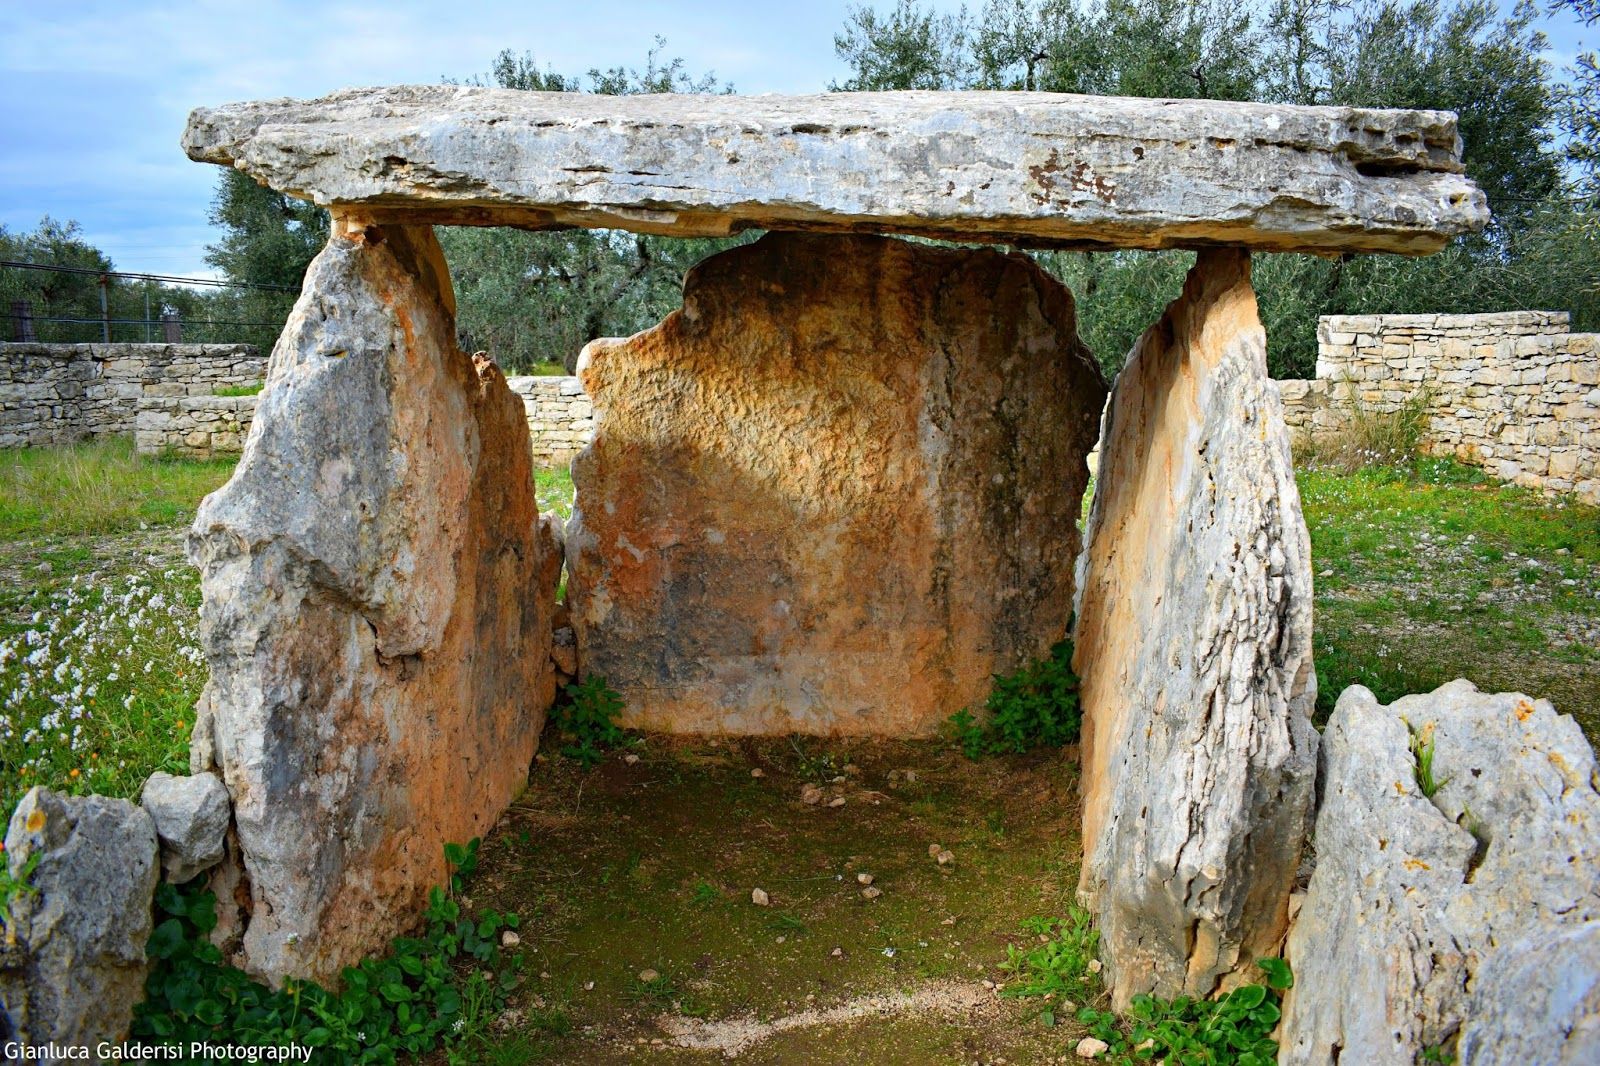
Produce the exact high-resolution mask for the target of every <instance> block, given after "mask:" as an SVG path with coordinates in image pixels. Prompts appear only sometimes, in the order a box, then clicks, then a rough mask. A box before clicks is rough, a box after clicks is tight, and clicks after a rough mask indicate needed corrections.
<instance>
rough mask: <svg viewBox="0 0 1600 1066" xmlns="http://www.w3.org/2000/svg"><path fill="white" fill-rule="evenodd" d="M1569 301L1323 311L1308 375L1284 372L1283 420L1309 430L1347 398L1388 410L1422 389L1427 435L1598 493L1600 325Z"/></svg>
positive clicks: (1469, 453) (1337, 421)
mask: <svg viewBox="0 0 1600 1066" xmlns="http://www.w3.org/2000/svg"><path fill="white" fill-rule="evenodd" d="M1568 321H1569V319H1568V315H1567V314H1566V312H1564V311H1513V312H1508V313H1504V314H1489V315H1328V316H1325V317H1324V318H1323V319H1322V321H1321V324H1320V325H1319V327H1318V333H1317V341H1318V357H1317V376H1316V379H1315V380H1297V381H1282V382H1279V391H1280V393H1281V395H1282V397H1283V407H1284V417H1285V419H1286V420H1287V421H1288V423H1289V425H1290V428H1291V429H1293V430H1295V431H1297V432H1299V433H1301V434H1302V435H1310V436H1312V437H1315V436H1316V435H1318V434H1322V433H1328V432H1332V431H1334V430H1335V429H1337V428H1338V427H1339V426H1340V425H1342V424H1343V423H1344V422H1345V420H1346V419H1347V418H1348V417H1349V412H1350V410H1351V405H1352V400H1354V401H1357V402H1359V403H1360V405H1361V406H1362V407H1363V408H1364V409H1366V410H1368V411H1392V410H1395V409H1397V408H1398V407H1400V406H1401V405H1402V404H1404V403H1406V402H1407V401H1409V400H1410V399H1411V398H1412V397H1414V396H1416V395H1417V394H1418V393H1419V392H1421V391H1422V390H1424V389H1426V390H1428V396H1429V400H1428V428H1427V432H1426V436H1425V437H1424V447H1425V448H1426V449H1427V450H1428V451H1429V452H1431V453H1433V454H1436V455H1453V456H1455V457H1456V458H1457V459H1460V460H1461V461H1462V462H1466V463H1472V464H1474V465H1476V466H1481V467H1483V468H1484V469H1485V470H1487V471H1489V472H1490V473H1491V474H1494V475H1495V476H1496V477H1499V478H1501V479H1503V480H1506V481H1511V482H1515V483H1516V484H1518V485H1524V486H1527V487H1529V488H1537V489H1543V490H1547V491H1551V492H1574V493H1577V494H1578V495H1579V496H1580V497H1582V498H1584V499H1586V500H1588V501H1590V502H1595V503H1600V334H1595V333H1571V332H1569V331H1568Z"/></svg>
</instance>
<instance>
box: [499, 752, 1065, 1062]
mask: <svg viewBox="0 0 1600 1066" xmlns="http://www.w3.org/2000/svg"><path fill="white" fill-rule="evenodd" d="M1069 755H1070V752H1069ZM633 756H636V757H637V758H636V759H633V760H632V761H628V760H629V759H630V758H631V757H633ZM541 760H542V761H541V763H540V764H539V765H538V766H536V767H535V773H534V778H533V783H532V785H531V787H530V788H529V790H528V791H527V793H526V794H525V795H524V796H523V797H522V798H521V799H520V800H519V801H518V803H517V804H516V805H515V806H514V807H513V808H512V810H511V811H510V812H508V814H507V816H506V817H505V818H504V819H503V820H502V822H501V824H500V827H499V828H498V829H496V831H495V833H494V835H493V836H492V837H491V838H490V839H489V840H488V841H486V842H485V844H484V847H483V853H482V864H481V866H480V868H479V874H478V876H477V878H476V879H475V882H474V885H473V891H472V901H471V902H472V904H473V905H474V906H476V907H493V908H496V909H501V910H516V911H518V912H519V913H520V914H521V915H522V918H523V923H522V927H521V931H520V936H521V943H520V944H519V945H518V950H521V951H522V952H524V958H525V966H526V974H527V979H526V981H525V983H524V984H523V985H522V987H521V988H519V989H518V991H517V992H516V993H515V994H514V996H513V1000H512V1004H511V1009H510V1010H509V1011H508V1013H507V1014H506V1015H504V1016H503V1017H502V1018H501V1019H500V1021H499V1022H498V1023H497V1025H496V1027H495V1029H496V1030H497V1031H496V1032H494V1033H493V1034H492V1035H491V1044H492V1046H491V1047H488V1048H485V1049H484V1058H485V1061H505V1062H513V1061H529V1060H530V1059H533V1058H535V1057H537V1058H542V1059H544V1060H545V1061H561V1062H584V1063H622V1062H640V1061H651V1062H653V1061H661V1062H716V1061H725V1060H726V1059H727V1058H736V1059H738V1060H740V1061H744V1062H749V1063H800V1062H824V1061H825V1062H830V1063H846V1062H862V1063H899V1062H906V1063H911V1062H930V1061H938V1062H980V1061H981V1062H986V1063H992V1062H1002V1061H1004V1062H1012V1063H1020V1062H1039V1061H1051V1060H1056V1059H1058V1058H1059V1057H1061V1056H1063V1055H1070V1049H1071V1047H1072V1045H1073V1043H1075V1042H1076V1038H1077V1036H1079V1035H1081V1034H1079V1033H1078V1032H1077V1031H1076V1029H1075V1028H1074V1027H1072V1026H1071V1025H1064V1026H1061V1027H1058V1028H1053V1029H1052V1028H1046V1027H1045V1026H1044V1025H1043V1023H1042V1022H1041V1021H1040V1019H1039V1015H1040V1010H1041V1008H1042V1007H1044V1006H1045V1004H1042V1003H1040V1002H1039V1001H1033V1000H1029V1001H1021V1000H1014V999H1009V998H1003V997H1001V996H999V995H997V994H996V992H995V991H994V990H993V987H992V986H993V985H997V984H1003V983H1004V982H1005V981H1006V980H1008V979H1009V978H1010V976H1011V975H1009V974H1007V973H1005V972H1003V971H1002V970H1001V969H1000V966H999V964H1000V963H1001V962H1003V961H1004V959H1005V957H1006V946H1007V944H1010V943H1018V944H1020V943H1022V942H1023V941H1024V940H1025V939H1026V938H1027V934H1025V933H1024V932H1023V931H1022V930H1021V928H1020V923H1021V922H1022V921H1023V920H1024V919H1025V918H1027V917H1029V916H1031V915H1060V914H1062V913H1064V912H1065V909H1066V907H1067V905H1068V904H1069V903H1070V902H1071V900H1072V898H1073V892H1074V888H1075V886H1076V881H1077V875H1078V862H1079V856H1080V847H1079V835H1078V819H1079V812H1078V801H1077V764H1076V762H1075V760H1073V759H1072V758H1069V757H1067V756H1064V755H1062V754H1059V753H1052V754H1040V755H1037V756H1029V757H1019V758H1015V759H995V760H987V761H983V762H970V761H968V760H966V759H965V758H963V757H962V756H960V755H959V754H957V753H955V752H952V751H950V750H948V749H947V747H946V746H945V745H941V744H937V743H931V742H927V743H887V742H870V743H869V742H856V743H843V742H833V743H830V742H824V741H817V740H801V741H786V740H762V741H759V742H739V741H720V742H719V741H712V740H700V739H694V740H684V739H672V738H664V737H656V736H652V737H648V738H645V739H643V740H641V741H640V742H639V743H638V744H636V745H635V746H633V747H631V748H629V749H627V752H626V755H624V754H623V753H612V754H610V755H608V757H607V759H606V761H605V762H604V763H602V764H601V765H600V766H597V767H596V768H594V769H593V770H589V771H585V770H583V769H581V768H580V767H578V766H577V765H576V764H575V763H573V762H571V761H569V760H567V759H565V758H562V757H559V756H548V757H546V756H541ZM813 783H814V784H820V785H821V790H822V795H821V797H820V798H817V797H816V796H815V794H814V793H813V795H812V796H811V797H809V798H813V799H816V802H814V803H807V802H805V801H804V799H803V798H802V794H803V790H804V788H805V786H806V785H807V784H813ZM841 801H842V802H841ZM934 845H938V848H937V849H936V848H934ZM941 849H942V850H945V851H948V852H949V853H950V854H951V856H953V860H952V861H948V862H946V863H944V864H941V863H940V862H939V861H938V859H937V858H936V857H935V855H933V854H931V853H930V852H932V851H936V850H941ZM863 875H865V876H863ZM868 878H870V883H865V882H866V881H867V879H868ZM758 888H759V889H761V890H762V891H763V892H765V893H766V894H767V896H768V897H769V900H770V902H769V904H768V905H767V906H758V905H757V904H755V903H754V902H752V891H753V890H755V889H758ZM869 889H876V890H877V893H876V894H875V893H873V892H871V891H868V890H869ZM869 897H870V898H869ZM985 982H989V984H988V985H986V984H985ZM1053 1006H1054V1007H1055V1009H1056V1011H1057V1016H1063V1015H1064V1016H1067V1017H1070V1010H1063V1009H1062V1005H1061V1004H1054V1005H1053Z"/></svg>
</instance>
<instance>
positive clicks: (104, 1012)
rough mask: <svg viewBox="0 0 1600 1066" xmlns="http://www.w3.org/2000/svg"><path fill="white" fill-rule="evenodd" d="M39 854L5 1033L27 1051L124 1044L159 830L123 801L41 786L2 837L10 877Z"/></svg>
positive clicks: (8, 943) (2, 995)
mask: <svg viewBox="0 0 1600 1066" xmlns="http://www.w3.org/2000/svg"><path fill="white" fill-rule="evenodd" d="M35 855H37V856H39V860H38V865H37V866H36V867H35V868H34V871H33V874H32V876H31V877H29V878H28V884H29V885H30V886H31V887H30V889H29V890H25V891H23V892H20V893H18V894H17V895H16V896H14V897H13V898H12V900H11V917H12V923H11V926H10V928H9V929H7V930H6V940H5V942H4V943H3V944H0V1007H3V1014H4V1017H0V1030H3V1031H4V1033H5V1036H6V1039H8V1040H10V1039H15V1040H20V1041H22V1042H24V1043H26V1044H30V1045H38V1044H45V1043H51V1042H54V1043H57V1044H79V1045H83V1044H87V1045H88V1046H89V1047H91V1048H93V1047H94V1046H95V1045H96V1044H98V1043H100V1042H101V1041H107V1040H109V1041H120V1040H122V1039H123V1038H124V1037H125V1036H127V1032H128V1025H129V1023H130V1022H131V1021H132V1020H133V1008H134V1006H135V1005H136V1004H138V1003H140V1002H143V1000H144V981H145V976H146V973H147V972H148V970H149V966H148V964H147V962H146V959H145V950H144V949H145V942H146V941H147V940H149V939H150V929H151V907H152V903H153V900H154V897H155V891H156V880H157V873H156V861H157V860H156V830H155V826H154V824H153V823H152V822H151V821H150V816H149V815H148V814H146V813H145V812H144V811H143V810H141V809H140V808H138V807H136V806H134V805H133V804H131V803H129V802H128V801H127V800H120V799H108V798H107V797H105V796H64V795H62V794H60V793H58V792H51V791H50V790H49V789H45V788H41V787H35V788H34V789H32V790H31V791H29V792H28V794H27V795H26V796H24V797H22V802H21V803H19V804H17V809H16V811H15V813H13V814H12V816H11V824H10V826H9V828H8V829H7V831H6V855H5V857H6V862H7V864H8V867H9V870H10V874H11V876H12V877H13V878H20V877H21V876H22V874H23V871H24V870H25V869H26V868H27V866H28V863H29V861H30V860H31V859H32V857H33V856H35ZM13 935H14V938H13Z"/></svg>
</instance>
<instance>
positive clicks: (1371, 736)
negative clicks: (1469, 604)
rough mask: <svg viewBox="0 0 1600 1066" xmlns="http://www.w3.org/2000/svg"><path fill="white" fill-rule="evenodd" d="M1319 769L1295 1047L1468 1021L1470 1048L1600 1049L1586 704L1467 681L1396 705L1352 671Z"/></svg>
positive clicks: (1412, 1034)
mask: <svg viewBox="0 0 1600 1066" xmlns="http://www.w3.org/2000/svg"><path fill="white" fill-rule="evenodd" d="M1413 731H1415V733H1416V735H1418V736H1420V737H1424V738H1425V737H1427V736H1428V735H1430V733H1431V737H1432V742H1433V751H1434V757H1433V774H1434V777H1435V780H1436V781H1437V782H1441V783H1442V787H1440V788H1439V789H1438V791H1437V792H1435V793H1434V795H1433V796H1432V797H1431V798H1430V797H1428V796H1426V795H1424V794H1423V792H1422V789H1421V788H1420V786H1419V784H1418V780H1417V760H1416V758H1415V757H1414V756H1413V754H1412V750H1411V743H1412V737H1413ZM1320 787H1321V790H1322V796H1321V805H1320V807H1319V809H1318V812H1317V822H1316V836H1315V845H1316V855H1317V867H1316V871H1315V873H1313V874H1312V877H1311V884H1310V887H1309V889H1308V890H1307V894H1306V899H1305V903H1304V906H1303V907H1302V908H1301V911H1300V917H1299V918H1298V920H1297V921H1296V922H1295V926H1294V929H1293V930H1292V931H1291V932H1290V934H1289V940H1288V945H1287V957H1288V958H1289V960H1290V962H1291V964H1292V965H1293V967H1294V971H1295V987H1294V989H1293V991H1292V992H1291V993H1290V995H1289V997H1288V999H1287V1001H1286V1003H1285V1008H1284V1029H1283V1053H1282V1056H1283V1057H1282V1059H1281V1061H1283V1062H1286V1063H1308V1064H1311V1063H1319V1064H1320V1063H1333V1062H1336V1061H1342V1062H1362V1063H1372V1064H1374V1066H1385V1064H1389V1063H1396V1064H1398V1063H1407V1064H1409V1063H1411V1062H1413V1061H1418V1057H1419V1056H1420V1055H1421V1054H1422V1053H1423V1052H1424V1051H1425V1050H1426V1049H1428V1048H1443V1049H1445V1050H1449V1049H1450V1047H1451V1045H1452V1044H1453V1043H1454V1041H1455V1039H1456V1036H1457V1033H1458V1032H1461V1033H1462V1041H1461V1051H1462V1055H1461V1058H1460V1059H1459V1060H1458V1061H1461V1062H1462V1063H1473V1062H1541V1063H1545V1062H1563V1061H1573V1062H1580V1061H1581V1062H1593V1061H1595V1058H1594V1056H1593V1054H1592V1053H1591V1052H1592V1051H1593V1050H1594V1049H1595V1048H1597V1047H1600V1043H1597V1040H1600V1030H1597V1025H1600V1020H1597V1018H1596V1016H1595V1015H1594V1014H1593V1013H1592V1010H1593V1007H1594V1005H1595V1003H1596V1001H1597V995H1600V993H1597V989H1596V982H1597V980H1600V978H1597V976H1596V975H1597V973H1600V969H1597V968H1596V966H1595V960H1596V957H1597V956H1596V949H1597V940H1596V934H1595V928H1596V927H1595V925H1594V923H1595V922H1596V921H1597V920H1600V768H1597V766H1596V762H1595V757H1594V752H1593V751H1592V750H1591V749H1590V747H1589V744H1588V743H1587V741H1585V740H1584V737H1583V733H1582V731H1581V730H1580V729H1579V728H1578V725H1577V723H1576V722H1574V721H1573V720H1572V719H1571V718H1568V717H1566V716H1564V715H1558V714H1556V712H1555V709H1554V708H1552V707H1551V706H1550V704H1549V703H1547V702H1545V701H1543V700H1537V701H1536V700H1531V699H1529V698H1528V697H1526V696H1523V695H1521V694H1519V693H1501V694H1497V695H1489V694H1486V693H1480V692H1478V690H1477V689H1475V688H1474V687H1473V686H1472V684H1471V683H1470V682H1467V681H1453V682H1451V683H1450V684H1448V685H1445V686H1443V687H1441V688H1439V689H1437V690H1435V691H1434V692H1432V693H1429V694H1426V695H1417V696H1406V697H1404V698H1402V699H1399V700H1396V701H1395V702H1394V703H1392V704H1390V705H1389V706H1387V707H1384V706H1381V705H1379V703H1378V702H1377V700H1376V699H1375V698H1374V697H1373V695H1372V693H1371V692H1369V691H1367V690H1366V689H1364V688H1362V687H1360V686H1354V687H1352V688H1349V689H1347V690H1345V692H1344V693H1343V694H1342V695H1341V696H1340V697H1339V702H1338V705H1337V707H1336V708H1335V709H1334V712H1333V717H1332V718H1331V720H1330V721H1329V722H1328V728H1327V730H1326V731H1325V733H1324V735H1323V740H1322V773H1321V786H1320ZM1563 945H1565V946H1564V947H1563ZM1585 1004H1587V1006H1585ZM1469 1019H1470V1023H1469ZM1464 1023H1468V1028H1467V1029H1466V1030H1462V1028H1461V1027H1462V1026H1463V1024H1464ZM1469 1034H1470V1035H1469ZM1526 1047H1532V1048H1536V1050H1535V1051H1534V1052H1533V1053H1531V1054H1530V1055H1528V1056H1526V1057H1523V1056H1520V1055H1518V1054H1516V1053H1515V1049H1517V1048H1526ZM1583 1049H1588V1050H1587V1051H1584V1050H1583ZM1580 1051H1582V1052H1583V1053H1581V1054H1580ZM1341 1056H1342V1057H1341Z"/></svg>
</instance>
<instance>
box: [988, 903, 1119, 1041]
mask: <svg viewBox="0 0 1600 1066" xmlns="http://www.w3.org/2000/svg"><path fill="white" fill-rule="evenodd" d="M1022 928H1023V929H1024V930H1026V931H1027V932H1028V933H1030V934H1031V935H1032V936H1033V938H1034V943H1033V944H1031V945H1029V946H1028V947H1027V948H1026V949H1023V948H1018V947H1017V946H1016V945H1014V944H1011V945H1007V946H1006V961H1005V962H1003V963H1001V964H1000V968H1001V969H1002V970H1005V971H1007V972H1009V973H1012V974H1015V975H1016V980H1015V981H1013V982H1011V983H1010V984H1008V985H1006V987H1005V991H1004V993H1003V994H1004V995H1006V996H1014V997H1018V998H1029V997H1033V996H1048V997H1051V998H1052V999H1053V1000H1054V1001H1055V1003H1053V1004H1052V1007H1050V1008H1046V1009H1045V1010H1044V1011H1043V1012H1042V1013H1041V1015H1040V1018H1041V1020H1043V1022H1044V1023H1045V1024H1046V1025H1054V1024H1055V1023H1056V1016H1055V1012H1054V1009H1053V1008H1054V1006H1056V1005H1063V1004H1070V1003H1071V1002H1072V1001H1082V1000H1083V999H1084V998H1085V997H1086V996H1088V995H1090V994H1091V993H1093V992H1094V991H1095V990H1096V989H1097V987H1098V982H1097V981H1096V979H1095V976H1094V971H1093V969H1092V967H1091V965H1090V964H1091V962H1092V961H1093V960H1094V957H1095V955H1096V953H1097V952H1098V951H1099V950H1100V932H1099V930H1097V929H1095V927H1094V923H1093V920H1092V918H1091V917H1090V915H1089V912H1088V911H1087V910H1085V909H1083V908H1082V907H1076V906H1074V907H1068V908H1067V916H1066V917H1065V918H1044V917H1035V918H1029V919H1028V920H1027V921H1025V922H1023V923H1022ZM1068 1009H1070V1007H1068Z"/></svg>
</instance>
